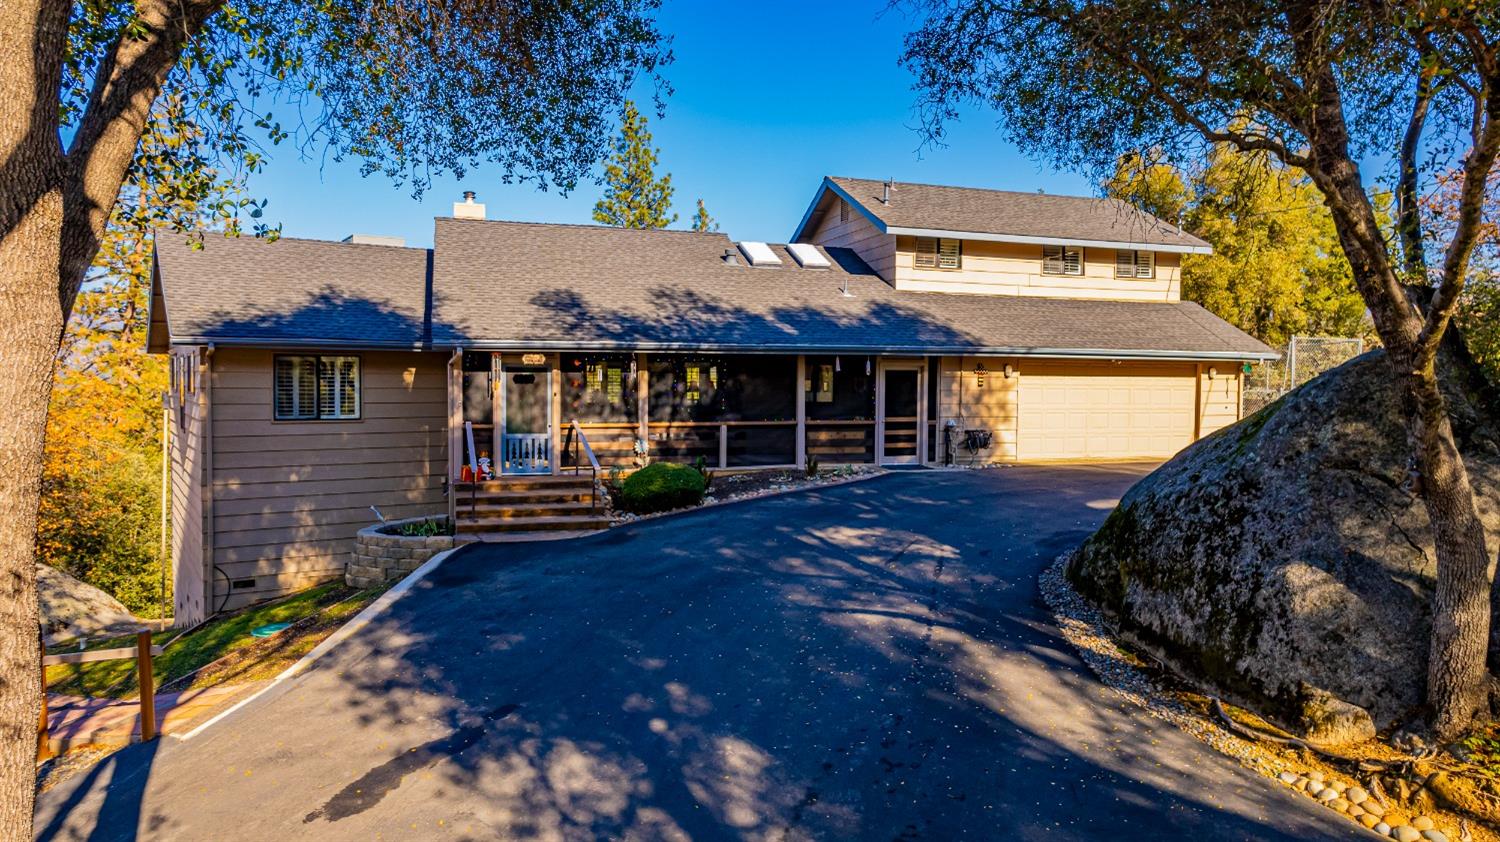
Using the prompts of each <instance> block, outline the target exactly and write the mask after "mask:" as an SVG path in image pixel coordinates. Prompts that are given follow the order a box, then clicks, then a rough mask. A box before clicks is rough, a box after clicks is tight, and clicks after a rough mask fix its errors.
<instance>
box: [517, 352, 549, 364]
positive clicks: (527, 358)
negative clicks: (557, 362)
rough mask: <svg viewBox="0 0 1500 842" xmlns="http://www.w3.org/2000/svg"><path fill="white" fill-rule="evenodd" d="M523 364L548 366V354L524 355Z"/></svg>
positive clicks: (522, 356) (522, 357)
mask: <svg viewBox="0 0 1500 842" xmlns="http://www.w3.org/2000/svg"><path fill="white" fill-rule="evenodd" d="M521 364H522V365H546V364H547V355H546V354H522V355H521Z"/></svg>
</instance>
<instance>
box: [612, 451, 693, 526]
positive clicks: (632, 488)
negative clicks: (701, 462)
mask: <svg viewBox="0 0 1500 842" xmlns="http://www.w3.org/2000/svg"><path fill="white" fill-rule="evenodd" d="M706 490H707V489H706V484H705V482H704V478H703V474H702V473H700V472H698V471H697V470H695V469H693V468H692V467H690V466H688V465H678V464H674V463H672V462H654V463H652V464H650V465H647V466H646V467H644V468H641V469H640V470H639V471H636V472H635V473H633V474H631V475H630V476H628V477H626V478H625V481H624V482H623V483H621V485H620V501H621V503H622V504H623V505H624V506H625V508H626V509H627V510H628V511H631V512H635V513H636V514H650V513H652V512H665V511H669V510H671V509H682V508H686V507H688V506H696V505H698V504H699V503H701V502H703V495H704V493H705V492H706Z"/></svg>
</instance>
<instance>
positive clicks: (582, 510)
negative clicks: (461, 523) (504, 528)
mask: <svg viewBox="0 0 1500 842" xmlns="http://www.w3.org/2000/svg"><path fill="white" fill-rule="evenodd" d="M603 513H604V512H603V508H602V507H600V506H596V505H594V504H593V503H590V502H589V501H588V500H587V499H586V498H585V499H583V500H565V501H558V500H542V501H535V502H532V501H528V502H525V503H517V502H510V501H505V502H498V503H497V502H494V501H491V500H480V501H479V502H478V503H476V504H475V505H473V506H470V505H469V504H468V502H467V501H464V500H460V501H459V502H458V518H459V520H464V519H470V520H488V519H493V518H504V519H507V520H508V519H511V518H520V517H551V516H557V515H593V514H603Z"/></svg>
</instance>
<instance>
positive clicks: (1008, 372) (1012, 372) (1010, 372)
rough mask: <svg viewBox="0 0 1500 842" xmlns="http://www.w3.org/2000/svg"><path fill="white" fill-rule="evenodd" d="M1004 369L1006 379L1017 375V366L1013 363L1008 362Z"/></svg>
mask: <svg viewBox="0 0 1500 842" xmlns="http://www.w3.org/2000/svg"><path fill="white" fill-rule="evenodd" d="M1004 370H1005V379H1006V380H1009V379H1011V378H1012V377H1015V376H1016V367H1015V366H1013V365H1011V364H1010V363H1006V364H1005V369H1004Z"/></svg>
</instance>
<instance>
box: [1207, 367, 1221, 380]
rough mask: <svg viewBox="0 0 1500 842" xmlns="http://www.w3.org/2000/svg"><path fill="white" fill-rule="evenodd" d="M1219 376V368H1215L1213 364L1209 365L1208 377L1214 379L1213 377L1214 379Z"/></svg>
mask: <svg viewBox="0 0 1500 842" xmlns="http://www.w3.org/2000/svg"><path fill="white" fill-rule="evenodd" d="M1218 376H1219V370H1218V369H1217V368H1214V367H1213V366H1209V367H1208V379H1209V380H1212V379H1214V378H1215V377H1218Z"/></svg>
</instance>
